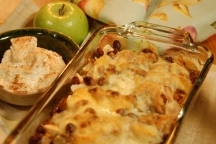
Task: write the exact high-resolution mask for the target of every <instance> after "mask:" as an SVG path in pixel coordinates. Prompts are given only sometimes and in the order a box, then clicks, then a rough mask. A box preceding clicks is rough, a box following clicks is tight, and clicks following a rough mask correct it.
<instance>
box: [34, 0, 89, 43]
mask: <svg viewBox="0 0 216 144" xmlns="http://www.w3.org/2000/svg"><path fill="white" fill-rule="evenodd" d="M33 26H34V27H41V28H46V29H50V30H55V31H58V32H61V33H63V34H65V35H67V36H68V37H70V38H71V39H73V40H74V41H75V42H76V43H77V44H78V45H79V44H81V42H82V41H83V40H84V39H85V37H86V36H87V34H88V31H89V24H88V19H87V17H86V15H85V13H84V12H83V11H82V10H81V9H80V8H79V7H78V6H77V5H75V4H73V3H71V2H66V1H58V2H51V3H49V4H47V5H45V6H43V7H42V8H41V9H40V10H39V11H38V12H37V13H36V14H35V16H34V20H33Z"/></svg>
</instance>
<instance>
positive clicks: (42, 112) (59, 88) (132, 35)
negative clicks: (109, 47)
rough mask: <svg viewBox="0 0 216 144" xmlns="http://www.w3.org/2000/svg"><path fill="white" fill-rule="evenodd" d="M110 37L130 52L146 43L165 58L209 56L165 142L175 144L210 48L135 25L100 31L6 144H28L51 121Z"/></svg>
mask: <svg viewBox="0 0 216 144" xmlns="http://www.w3.org/2000/svg"><path fill="white" fill-rule="evenodd" d="M107 34H117V35H119V36H120V37H124V38H126V39H127V40H128V48H130V49H131V48H133V47H136V48H141V45H140V43H142V42H143V41H145V42H149V43H152V44H154V45H156V46H157V48H158V52H159V54H163V53H164V52H165V50H166V49H168V48H171V47H177V48H181V49H184V50H187V51H191V52H194V53H202V54H203V55H204V56H205V60H204V62H203V63H202V64H201V65H202V67H201V72H200V74H199V77H198V79H197V80H196V81H195V83H194V86H193V88H192V90H191V92H190V93H189V95H188V97H187V99H186V101H185V103H184V106H183V108H182V110H181V112H180V113H179V116H178V120H177V122H176V124H175V126H174V129H173V131H172V133H171V134H170V135H169V136H168V138H167V140H166V142H165V143H174V141H175V138H176V137H177V134H178V130H179V127H180V126H181V122H182V120H183V118H184V116H185V114H186V112H187V109H188V107H189V105H190V102H191V101H192V99H193V97H195V96H196V95H197V93H198V91H199V89H200V87H201V85H202V83H203V81H204V79H205V77H206V75H207V73H208V71H209V68H210V66H211V64H212V62H213V59H214V58H213V55H212V53H211V52H210V51H209V50H208V49H207V48H205V47H203V46H200V45H198V44H196V43H195V42H193V40H192V38H191V36H190V34H189V33H187V32H185V31H181V30H178V29H173V28H169V27H165V26H160V25H156V24H151V23H145V22H133V23H130V24H126V25H123V26H103V27H101V28H99V29H97V30H96V31H95V32H94V33H93V34H92V35H91V36H90V38H89V39H88V40H86V42H85V44H83V45H82V47H81V48H80V50H79V51H78V52H77V54H76V55H75V57H74V58H73V59H72V60H71V61H70V62H69V64H68V65H67V67H66V68H65V69H64V71H63V72H62V73H61V74H60V76H59V77H58V78H57V79H56V80H55V82H54V83H53V85H52V86H50V87H49V89H48V90H47V91H46V92H45V93H44V94H43V95H42V96H41V97H40V98H39V99H38V101H37V102H36V103H35V104H34V105H33V106H32V108H31V109H30V111H29V113H28V114H27V115H26V116H25V117H24V119H23V120H22V121H21V122H20V123H19V124H18V125H17V127H16V128H15V129H14V130H13V131H12V132H11V133H10V135H9V136H8V137H7V138H6V140H5V142H4V143H5V144H9V143H13V144H20V143H22V144H26V143H28V139H29V138H30V136H32V135H33V134H34V133H35V130H36V128H37V127H38V126H39V124H41V122H43V121H44V120H45V119H47V118H49V117H50V113H51V112H52V111H53V109H54V108H55V107H56V105H57V104H58V103H59V102H60V101H61V100H62V99H63V98H64V97H66V96H67V94H68V93H69V92H70V85H71V79H72V78H73V76H74V75H75V74H76V73H77V72H79V70H80V69H81V68H82V67H83V66H84V65H85V64H86V62H87V59H88V57H89V54H91V53H92V51H93V50H95V49H96V48H98V44H99V41H100V40H101V38H102V37H103V36H105V35H107ZM142 46H143V45H142Z"/></svg>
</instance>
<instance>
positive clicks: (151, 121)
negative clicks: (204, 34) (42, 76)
mask: <svg viewBox="0 0 216 144" xmlns="http://www.w3.org/2000/svg"><path fill="white" fill-rule="evenodd" d="M111 37H112V40H111V41H110V40H109V42H107V40H106V38H107V37H104V38H103V39H102V40H101V43H100V46H99V48H97V49H96V50H95V51H94V53H93V55H92V57H91V58H90V59H89V61H88V64H86V65H85V66H84V67H83V68H82V70H81V71H80V72H79V73H77V74H76V75H75V76H74V77H73V78H72V82H71V83H72V85H71V93H70V94H69V95H68V96H67V97H66V98H65V99H64V100H62V101H61V102H60V103H59V105H58V106H56V109H55V111H54V112H53V113H52V116H51V117H50V118H49V119H48V120H45V121H44V122H43V123H42V124H41V125H40V126H38V128H37V130H36V133H35V134H34V135H33V136H32V137H31V138H30V140H29V143H30V144H50V143H52V144H60V143H61V144H69V143H70V144H143V143H147V144H160V143H164V142H165V140H166V138H167V136H168V135H169V134H170V133H171V131H172V128H173V126H174V124H175V122H176V120H177V119H178V115H179V113H180V110H181V108H182V106H183V104H184V102H185V100H186V98H187V96H188V94H189V93H190V90H191V89H192V87H193V84H194V82H195V80H196V78H197V77H198V75H199V73H200V70H199V66H198V65H201V62H198V63H194V62H193V61H201V60H200V56H194V57H192V58H191V59H193V61H190V62H188V61H189V60H188V59H187V60H185V59H184V58H182V57H181V55H182V53H181V49H170V50H168V51H166V52H165V53H164V54H163V55H162V56H161V55H159V54H158V51H157V49H156V48H155V46H154V45H153V44H149V45H148V47H143V48H142V49H141V50H140V51H138V52H137V51H132V50H128V49H124V48H122V46H124V44H123V43H122V42H124V40H122V39H116V40H115V36H111ZM104 41H106V44H104ZM171 53H172V54H171ZM184 54H185V55H188V56H190V55H191V53H190V52H189V51H188V52H184ZM172 56H174V57H172Z"/></svg>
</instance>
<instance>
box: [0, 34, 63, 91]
mask: <svg viewBox="0 0 216 144" xmlns="http://www.w3.org/2000/svg"><path fill="white" fill-rule="evenodd" d="M11 43H12V45H11V46H10V49H8V50H7V51H6V52H5V53H4V55H3V58H2V61H1V63H0V86H2V87H4V89H5V90H7V91H10V92H15V93H35V92H38V91H42V90H44V89H45V88H47V87H48V86H50V85H51V84H52V82H53V81H54V80H55V79H56V77H57V76H58V75H59V73H60V72H61V71H62V70H63V68H64V67H65V66H66V64H65V62H64V61H63V59H62V56H60V55H59V54H57V53H56V52H53V51H51V50H47V49H44V48H40V47H37V38H36V37H33V36H23V37H18V38H12V39H11Z"/></svg>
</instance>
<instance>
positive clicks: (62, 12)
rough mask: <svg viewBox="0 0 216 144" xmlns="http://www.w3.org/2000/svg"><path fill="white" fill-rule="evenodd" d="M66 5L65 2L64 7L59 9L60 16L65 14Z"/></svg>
mask: <svg viewBox="0 0 216 144" xmlns="http://www.w3.org/2000/svg"><path fill="white" fill-rule="evenodd" d="M64 7H65V4H63V5H62V7H61V8H60V9H59V15H60V16H63V15H64Z"/></svg>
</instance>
